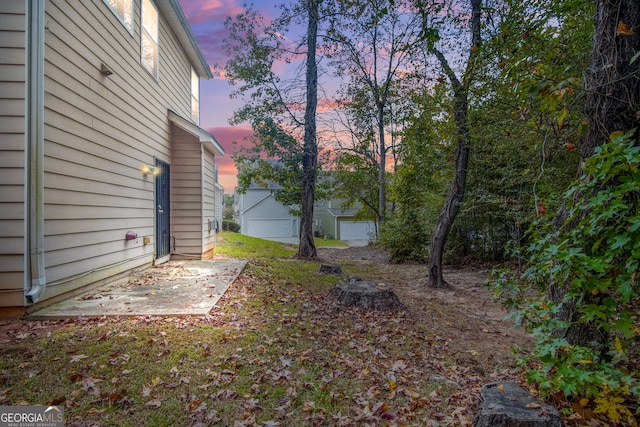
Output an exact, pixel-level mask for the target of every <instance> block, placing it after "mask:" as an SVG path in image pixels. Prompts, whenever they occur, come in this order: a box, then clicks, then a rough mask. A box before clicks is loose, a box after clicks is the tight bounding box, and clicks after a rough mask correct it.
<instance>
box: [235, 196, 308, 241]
mask: <svg viewBox="0 0 640 427" xmlns="http://www.w3.org/2000/svg"><path fill="white" fill-rule="evenodd" d="M237 209H238V211H239V223H240V233H241V234H244V235H247V236H253V237H261V238H291V237H297V236H298V235H299V226H300V222H299V219H298V217H296V216H294V215H292V214H291V213H290V212H289V209H288V208H287V207H286V206H284V205H283V204H282V203H280V202H278V201H277V200H276V199H275V198H274V197H273V194H272V193H271V190H270V189H265V188H255V187H253V188H249V189H247V191H246V193H245V194H239V195H238V203H237Z"/></svg>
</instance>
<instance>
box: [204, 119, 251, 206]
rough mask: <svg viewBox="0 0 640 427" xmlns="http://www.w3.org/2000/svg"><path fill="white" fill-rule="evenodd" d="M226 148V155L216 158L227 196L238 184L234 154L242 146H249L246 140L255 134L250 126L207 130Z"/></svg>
mask: <svg viewBox="0 0 640 427" xmlns="http://www.w3.org/2000/svg"><path fill="white" fill-rule="evenodd" d="M207 131H208V132H210V133H211V134H212V135H213V136H214V137H215V138H216V140H217V141H218V143H219V144H220V145H221V146H222V148H224V150H225V153H226V154H225V155H224V156H221V157H217V158H216V164H217V165H218V180H219V182H220V185H222V186H223V187H224V191H225V193H227V194H231V193H233V189H234V188H235V186H236V184H237V181H238V180H237V177H236V174H237V171H236V165H235V163H234V161H233V159H232V158H231V156H232V154H233V153H234V152H235V151H237V149H238V148H239V147H241V146H245V145H247V141H246V139H247V138H248V137H250V136H251V135H252V134H253V131H252V130H251V127H250V126H222V127H213V128H207ZM234 142H237V144H234Z"/></svg>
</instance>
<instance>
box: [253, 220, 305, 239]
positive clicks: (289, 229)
mask: <svg viewBox="0 0 640 427" xmlns="http://www.w3.org/2000/svg"><path fill="white" fill-rule="evenodd" d="M295 222H296V221H295V220H294V219H291V218H282V219H277V218H269V219H248V220H247V230H245V232H244V233H243V234H246V235H249V236H253V237H260V238H263V239H269V238H280V237H295V236H297V235H298V233H297V227H296V224H295Z"/></svg>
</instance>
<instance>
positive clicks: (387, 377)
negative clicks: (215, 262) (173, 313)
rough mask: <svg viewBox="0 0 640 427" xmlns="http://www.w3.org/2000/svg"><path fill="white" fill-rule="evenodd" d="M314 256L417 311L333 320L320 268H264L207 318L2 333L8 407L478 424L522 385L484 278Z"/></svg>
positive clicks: (256, 419)
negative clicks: (431, 276) (430, 274)
mask: <svg viewBox="0 0 640 427" xmlns="http://www.w3.org/2000/svg"><path fill="white" fill-rule="evenodd" d="M320 256H321V257H322V259H323V260H324V262H333V263H338V264H340V265H341V267H342V270H343V271H344V272H345V273H346V274H348V275H357V276H360V277H362V278H366V279H372V280H375V281H377V282H384V283H387V284H390V285H392V287H393V289H394V290H395V292H396V294H397V295H398V296H399V297H400V299H401V300H402V302H403V303H405V305H407V306H408V307H409V311H407V312H401V313H378V312H367V311H362V310H358V309H344V308H339V307H337V306H335V305H334V304H333V303H332V302H331V301H329V300H327V299H326V295H327V293H328V291H329V289H330V288H331V287H332V286H333V285H334V284H335V283H336V282H337V281H338V280H339V278H338V277H335V276H330V275H324V274H321V273H319V263H318V262H304V261H299V260H295V259H292V258H289V257H280V258H276V257H273V258H272V257H261V258H254V259H252V260H251V262H250V263H249V266H248V268H247V269H246V270H245V272H244V273H243V274H242V275H241V276H240V277H239V279H238V280H237V281H236V283H235V284H234V285H232V287H231V288H230V290H229V291H228V292H227V294H226V295H225V296H224V297H223V299H222V300H221V302H220V304H219V305H218V307H217V308H216V309H214V310H213V311H212V312H211V313H210V315H209V316H206V317H205V318H186V317H174V318H159V317H132V318H95V319H72V320H67V321H60V322H35V321H33V322H29V321H15V320H14V321H9V320H0V327H1V333H0V340H1V350H0V405H18V404H60V405H65V407H66V414H65V416H66V419H67V425H68V426H93V425H95V426H143V425H144V426H196V425H197V426H201V425H220V426H300V425H331V426H366V425H370V426H395V425H398V426H403V425H406V426H449V425H451V426H454V425H455V426H470V425H471V420H472V418H473V414H474V411H475V409H476V405H477V403H478V395H479V390H480V388H481V387H482V385H483V384H485V383H487V382H491V381H496V380H501V379H509V380H515V381H520V378H521V372H520V371H519V370H518V369H517V368H516V365H515V362H514V360H515V356H514V353H513V349H514V348H520V349H526V347H527V346H528V344H529V341H528V339H527V337H525V336H524V335H523V334H522V333H521V332H520V331H518V330H514V329H513V328H512V326H511V325H510V324H509V323H507V322H504V321H502V320H501V319H502V317H503V316H504V313H503V312H501V310H500V308H499V307H498V306H497V305H496V304H495V303H493V302H492V300H491V298H490V295H489V291H488V290H487V289H485V288H484V287H483V286H482V282H483V280H484V278H485V275H484V274H483V273H482V272H479V271H468V270H448V271H447V274H446V279H447V280H448V281H449V283H450V284H451V285H452V288H451V289H449V290H443V291H434V290H430V289H428V288H427V287H426V285H425V283H426V281H425V274H426V269H425V267H424V266H420V265H392V264H388V263H387V262H386V257H385V256H384V254H381V253H380V252H378V251H376V250H373V249H371V248H350V249H321V250H320Z"/></svg>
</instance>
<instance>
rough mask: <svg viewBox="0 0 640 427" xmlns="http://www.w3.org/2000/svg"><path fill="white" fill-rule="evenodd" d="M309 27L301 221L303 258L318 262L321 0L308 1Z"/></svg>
mask: <svg viewBox="0 0 640 427" xmlns="http://www.w3.org/2000/svg"><path fill="white" fill-rule="evenodd" d="M307 9H308V12H309V24H308V27H307V105H306V109H305V114H304V157H303V160H302V170H303V177H302V206H301V208H302V214H301V217H300V245H299V246H298V257H299V258H307V259H309V258H317V256H318V251H317V250H316V245H315V243H314V242H313V205H314V203H315V193H316V169H317V167H318V142H317V140H316V107H317V105H318V65H317V64H316V42H317V34H318V0H308V2H307Z"/></svg>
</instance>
